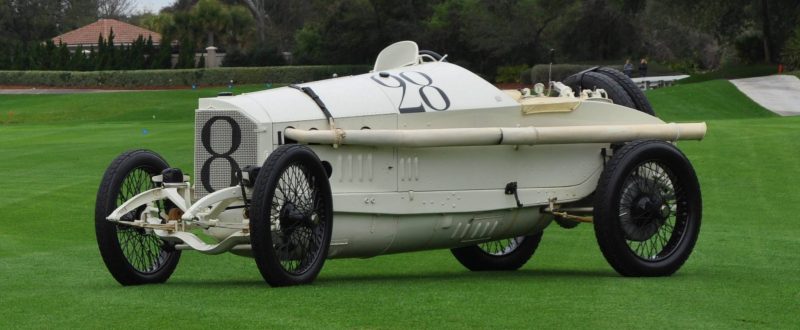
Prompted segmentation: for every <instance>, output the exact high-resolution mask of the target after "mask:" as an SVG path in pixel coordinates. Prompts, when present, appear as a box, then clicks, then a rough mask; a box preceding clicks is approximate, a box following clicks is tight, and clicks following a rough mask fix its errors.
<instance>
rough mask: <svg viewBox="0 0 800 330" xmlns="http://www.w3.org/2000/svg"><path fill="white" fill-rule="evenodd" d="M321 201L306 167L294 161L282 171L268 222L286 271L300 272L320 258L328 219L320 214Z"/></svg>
mask: <svg viewBox="0 0 800 330" xmlns="http://www.w3.org/2000/svg"><path fill="white" fill-rule="evenodd" d="M320 200H321V196H320V189H319V187H318V186H317V185H316V184H315V182H314V177H313V176H312V175H311V174H310V173H309V169H308V168H307V167H305V166H303V165H302V164H299V163H294V164H291V165H289V167H287V168H286V169H285V170H284V171H283V173H281V175H280V177H279V179H278V186H277V192H276V193H275V194H274V195H273V197H272V208H271V212H270V225H271V228H274V231H273V235H272V236H273V238H274V241H273V249H275V251H276V253H277V255H278V258H279V260H280V263H281V266H282V267H283V269H284V270H286V271H287V272H289V273H292V274H302V273H303V272H305V271H306V270H308V267H309V266H311V265H313V261H314V260H315V259H316V258H318V257H319V252H320V250H319V246H320V244H321V242H322V238H323V234H324V229H325V223H326V221H328V219H326V218H325V217H321V216H320V214H322V213H323V212H324V209H325V204H324V202H321V201H320Z"/></svg>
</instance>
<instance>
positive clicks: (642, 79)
mask: <svg viewBox="0 0 800 330" xmlns="http://www.w3.org/2000/svg"><path fill="white" fill-rule="evenodd" d="M685 78H689V75H688V74H681V75H675V76H653V77H636V78H631V80H633V82H635V83H637V84H638V83H642V82H645V81H647V82H658V81H676V80H681V79H685Z"/></svg>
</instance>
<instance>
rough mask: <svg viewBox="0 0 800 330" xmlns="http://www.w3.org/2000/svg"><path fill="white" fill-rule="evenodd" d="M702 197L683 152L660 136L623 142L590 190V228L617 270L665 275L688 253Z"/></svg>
mask: <svg viewBox="0 0 800 330" xmlns="http://www.w3.org/2000/svg"><path fill="white" fill-rule="evenodd" d="M701 217H702V201H701V196H700V185H699V183H698V181H697V175H696V174H695V172H694V169H693V168H692V165H691V164H690V163H689V160H688V159H686V156H684V154H683V153H682V152H681V151H680V150H678V148H676V147H675V146H673V145H672V144H669V143H666V142H663V141H652V140H644V141H634V142H630V143H628V144H626V145H624V146H623V147H622V148H620V149H619V150H618V151H617V152H615V153H614V156H613V157H612V158H611V160H610V161H609V162H608V164H606V168H605V170H604V171H603V173H602V175H601V176H600V180H599V183H598V187H597V190H596V192H595V205H594V228H595V236H596V237H597V243H598V244H599V245H600V250H601V251H602V252H603V256H605V258H606V260H607V261H608V263H609V264H610V265H611V266H612V267H613V268H614V269H615V270H616V271H617V272H618V273H619V274H621V275H623V276H668V275H671V274H673V273H675V272H676V271H677V270H678V269H679V268H680V267H681V266H682V265H683V263H684V262H686V260H687V259H688V258H689V255H690V254H691V253H692V249H693V248H694V245H695V242H696V241H697V237H698V234H699V232H700V220H701Z"/></svg>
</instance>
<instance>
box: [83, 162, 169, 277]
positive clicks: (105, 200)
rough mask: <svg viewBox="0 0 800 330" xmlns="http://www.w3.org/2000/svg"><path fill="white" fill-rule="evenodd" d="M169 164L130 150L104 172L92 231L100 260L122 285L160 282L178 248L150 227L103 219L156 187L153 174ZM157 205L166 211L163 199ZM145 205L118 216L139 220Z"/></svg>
mask: <svg viewBox="0 0 800 330" xmlns="http://www.w3.org/2000/svg"><path fill="white" fill-rule="evenodd" d="M168 167H169V166H168V165H167V162H166V161H165V160H164V159H163V158H161V156H159V155H158V154H156V153H154V152H152V151H148V150H133V151H128V152H125V153H123V154H122V155H120V156H119V157H117V158H116V159H114V161H113V162H111V165H109V166H108V169H106V172H105V174H104V175H103V181H102V182H101V183H100V189H99V190H98V191H97V202H96V204H95V211H94V228H95V234H96V236H97V245H98V247H99V248H100V255H101V256H102V257H103V262H105V264H106V267H107V268H108V271H109V272H111V275H112V276H114V279H116V280H117V282H119V283H120V284H122V285H137V284H151V283H163V282H165V281H166V280H167V279H168V278H169V277H170V275H172V272H173V271H174V270H175V267H176V266H177V265H178V259H180V256H181V252H180V251H178V250H175V248H174V246H173V245H172V244H170V243H168V242H165V241H164V240H162V239H161V238H160V237H158V236H156V234H154V233H153V232H152V230H150V229H144V228H137V227H132V226H126V225H121V224H116V223H113V222H110V221H108V220H106V217H107V216H108V215H109V214H111V212H113V211H114V210H115V209H116V208H117V207H118V206H120V205H122V203H124V202H126V201H127V200H129V199H130V198H131V197H133V196H136V195H138V194H139V193H142V192H144V191H146V190H150V189H152V188H155V184H154V183H153V181H152V177H153V176H154V175H158V174H161V171H163V170H164V169H166V168H168ZM156 206H158V207H159V208H161V209H162V211H165V210H163V208H164V204H163V203H158V204H157V205H156ZM144 209H145V207H144V206H143V207H140V208H138V209H136V210H133V211H131V212H130V213H128V214H126V215H124V216H123V217H122V219H120V220H121V221H123V222H132V221H134V220H138V219H140V218H141V216H142V213H143V212H144V211H145V210H144Z"/></svg>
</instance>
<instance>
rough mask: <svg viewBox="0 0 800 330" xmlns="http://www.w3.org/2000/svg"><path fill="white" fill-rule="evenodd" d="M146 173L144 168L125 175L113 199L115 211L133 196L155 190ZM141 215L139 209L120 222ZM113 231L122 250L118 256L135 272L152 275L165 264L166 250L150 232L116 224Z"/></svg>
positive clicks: (165, 246) (140, 209)
mask: <svg viewBox="0 0 800 330" xmlns="http://www.w3.org/2000/svg"><path fill="white" fill-rule="evenodd" d="M147 170H148V169H147V168H145V167H137V168H135V169H133V170H132V171H131V172H130V173H128V175H127V176H126V177H125V179H124V181H122V186H121V187H120V191H119V194H118V195H117V203H116V206H117V207H119V206H120V205H122V204H123V203H125V202H126V201H128V200H129V199H131V198H132V197H133V196H136V195H138V194H140V193H142V192H144V191H147V190H150V189H153V188H155V184H154V183H153V182H152V180H151V175H150V173H149V172H148V171H147ZM162 205H163V203H158V206H159V209H160V210H161V211H163V206H162ZM143 212H144V207H140V208H139V209H137V210H134V211H131V212H130V213H128V214H126V215H125V216H123V217H122V220H123V221H129V222H132V221H134V220H137V219H140V218H141V214H142V213H143ZM116 227H117V240H118V241H119V245H120V248H121V249H122V254H123V255H124V256H125V258H126V259H127V260H128V263H130V264H131V266H132V267H133V268H135V269H136V270H137V271H139V272H141V273H144V274H152V273H154V272H157V271H158V270H159V269H160V268H161V267H163V266H164V264H165V263H166V262H167V260H168V257H169V253H170V249H169V248H168V247H167V245H166V243H165V242H164V241H163V240H162V239H161V238H159V237H158V236H156V235H155V234H154V233H153V232H152V231H150V230H146V229H143V228H136V227H131V226H126V225H122V224H117V225H116Z"/></svg>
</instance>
